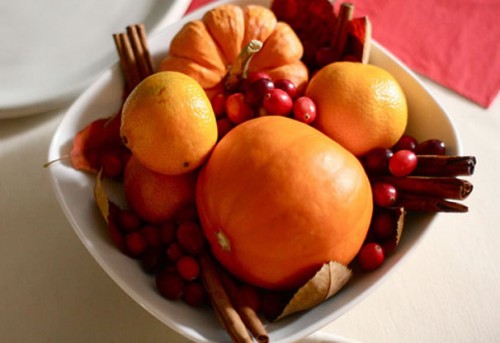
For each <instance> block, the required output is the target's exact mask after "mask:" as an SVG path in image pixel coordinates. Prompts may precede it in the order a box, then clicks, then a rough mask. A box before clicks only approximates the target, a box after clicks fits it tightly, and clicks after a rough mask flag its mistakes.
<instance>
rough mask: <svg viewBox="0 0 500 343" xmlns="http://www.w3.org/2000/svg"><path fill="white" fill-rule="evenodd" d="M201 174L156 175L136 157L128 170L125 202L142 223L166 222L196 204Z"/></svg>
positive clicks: (124, 184) (129, 164)
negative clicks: (199, 175) (197, 184)
mask: <svg viewBox="0 0 500 343" xmlns="http://www.w3.org/2000/svg"><path fill="white" fill-rule="evenodd" d="M197 174H198V173H197V172H196V171H194V172H190V173H184V174H181V175H165V174H160V173H156V172H154V171H152V170H149V169H148V168H146V167H144V166H143V165H142V164H141V163H140V162H139V161H138V160H137V159H136V158H135V157H134V156H132V157H131V158H130V159H129V161H128V162H127V165H126V166H125V172H124V179H123V186H124V190H125V198H126V199H127V202H128V204H129V206H130V207H131V208H132V209H133V210H134V211H135V212H136V213H137V215H138V216H139V217H141V218H142V219H144V220H146V221H148V222H151V223H161V222H165V221H167V220H171V219H173V218H174V217H175V215H176V214H178V213H179V212H180V211H183V210H184V209H186V208H188V207H189V206H192V205H193V204H194V203H195V189H196V178H197Z"/></svg>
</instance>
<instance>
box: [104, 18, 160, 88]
mask: <svg viewBox="0 0 500 343" xmlns="http://www.w3.org/2000/svg"><path fill="white" fill-rule="evenodd" d="M113 40H114V42H115V47H116V50H117V52H118V56H119V58H120V66H121V69H122V73H123V77H124V81H125V89H124V97H126V96H127V95H128V94H129V93H130V92H131V91H132V90H133V89H134V88H135V87H136V86H137V85H138V84H139V83H140V82H141V81H142V80H143V79H145V78H146V77H148V76H149V75H151V74H152V73H153V71H154V70H153V65H152V61H151V56H150V53H149V49H148V46H147V39H146V32H145V29H144V25H143V24H138V25H131V26H128V27H127V28H126V33H117V34H113Z"/></svg>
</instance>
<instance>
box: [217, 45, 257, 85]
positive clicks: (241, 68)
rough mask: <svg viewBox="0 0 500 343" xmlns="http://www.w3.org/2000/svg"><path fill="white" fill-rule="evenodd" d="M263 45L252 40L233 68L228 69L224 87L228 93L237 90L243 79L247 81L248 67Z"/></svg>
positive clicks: (242, 51)
mask: <svg viewBox="0 0 500 343" xmlns="http://www.w3.org/2000/svg"><path fill="white" fill-rule="evenodd" d="M262 45H263V43H262V42H261V41H260V40H257V39H252V40H251V41H250V43H248V44H247V45H246V46H245V47H244V48H243V49H242V50H241V52H240V53H239V55H238V57H237V58H236V61H235V62H234V65H233V66H229V67H228V69H229V70H228V73H227V75H226V80H225V83H224V86H225V88H226V90H227V91H232V90H234V89H236V88H237V86H238V84H239V83H240V81H241V79H245V78H246V77H247V74H248V66H249V64H250V60H251V59H252V57H253V55H255V54H256V53H258V52H259V51H260V49H261V48H262Z"/></svg>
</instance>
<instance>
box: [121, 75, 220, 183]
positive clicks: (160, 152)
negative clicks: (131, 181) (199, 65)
mask: <svg viewBox="0 0 500 343" xmlns="http://www.w3.org/2000/svg"><path fill="white" fill-rule="evenodd" d="M120 134H121V136H122V139H123V141H124V143H125V144H126V145H127V147H128V148H129V149H130V150H131V151H132V154H133V155H134V156H135V157H136V158H137V159H138V160H139V161H140V162H141V163H142V164H143V165H144V166H146V167H147V168H149V169H151V170H153V171H156V172H158V173H162V174H169V175H178V174H182V173H186V172H189V171H191V170H193V169H196V168H198V167H199V166H200V165H201V164H202V163H203V162H204V161H205V160H206V158H207V157H208V155H209V153H210V151H211V150H212V148H213V147H214V145H215V143H216V141H217V124H216V121H215V114H214V112H213V110H212V106H211V104H210V100H209V99H208V98H207V96H206V94H205V92H204V91H203V89H202V88H201V86H200V85H199V84H198V83H197V82H196V81H195V80H194V79H193V78H191V77H189V76H187V75H184V74H181V73H178V72H172V71H169V72H161V73H156V74H153V75H151V76H149V77H147V78H146V79H144V80H143V81H142V82H141V83H140V84H139V85H137V87H136V88H135V89H134V90H133V91H132V92H131V93H130V95H129V96H128V97H127V99H126V101H125V103H124V105H123V110H122V124H121V127H120Z"/></svg>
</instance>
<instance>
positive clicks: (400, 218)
mask: <svg viewBox="0 0 500 343" xmlns="http://www.w3.org/2000/svg"><path fill="white" fill-rule="evenodd" d="M396 211H397V216H398V221H397V226H396V246H397V245H398V244H399V240H400V239H401V236H402V235H403V226H404V223H405V214H406V212H405V209H404V208H403V207H398V208H397V209H396Z"/></svg>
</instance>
